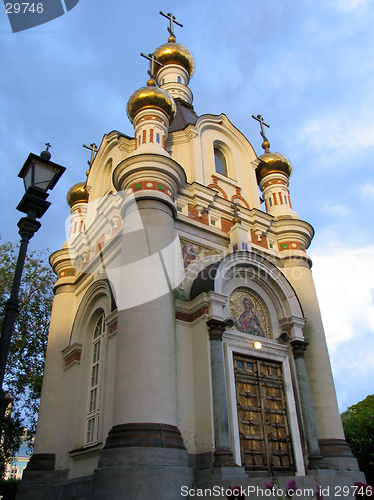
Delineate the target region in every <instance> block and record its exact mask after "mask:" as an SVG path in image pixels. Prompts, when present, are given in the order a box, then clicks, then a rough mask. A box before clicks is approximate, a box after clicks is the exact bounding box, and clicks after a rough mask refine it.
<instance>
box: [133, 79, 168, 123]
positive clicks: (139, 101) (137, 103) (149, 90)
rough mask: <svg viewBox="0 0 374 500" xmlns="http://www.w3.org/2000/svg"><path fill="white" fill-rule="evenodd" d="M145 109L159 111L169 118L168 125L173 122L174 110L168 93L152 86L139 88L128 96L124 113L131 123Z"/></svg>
mask: <svg viewBox="0 0 374 500" xmlns="http://www.w3.org/2000/svg"><path fill="white" fill-rule="evenodd" d="M146 108H158V109H160V110H161V111H163V112H164V113H165V114H166V116H167V117H168V118H169V123H171V121H172V120H173V118H174V115H175V110H176V108H175V103H174V100H173V98H172V97H171V95H170V94H169V92H166V90H164V89H162V88H160V87H155V86H153V85H150V86H147V87H141V88H140V89H139V90H135V92H133V93H132V95H131V96H130V99H129V100H128V103H127V109H126V111H127V116H128V117H129V120H130V121H131V123H133V121H134V118H135V115H136V114H137V113H138V112H139V111H140V110H141V109H146Z"/></svg>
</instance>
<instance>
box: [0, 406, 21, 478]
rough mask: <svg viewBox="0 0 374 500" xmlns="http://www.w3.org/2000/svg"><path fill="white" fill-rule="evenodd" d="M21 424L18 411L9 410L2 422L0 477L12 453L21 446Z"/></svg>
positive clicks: (12, 455)
mask: <svg viewBox="0 0 374 500" xmlns="http://www.w3.org/2000/svg"><path fill="white" fill-rule="evenodd" d="M22 434H23V426H22V421H21V418H20V415H19V413H18V412H13V413H12V416H10V412H9V414H8V415H7V417H6V420H5V421H4V423H3V433H2V436H1V437H2V439H1V446H0V450H1V458H0V478H3V477H4V476H5V473H6V468H7V465H8V464H10V463H11V462H12V459H13V457H14V455H15V454H16V453H17V451H18V449H19V447H20V446H21V441H22Z"/></svg>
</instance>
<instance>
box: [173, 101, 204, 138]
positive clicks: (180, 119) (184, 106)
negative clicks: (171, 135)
mask: <svg viewBox="0 0 374 500" xmlns="http://www.w3.org/2000/svg"><path fill="white" fill-rule="evenodd" d="M174 101H175V104H176V107H177V113H176V115H175V118H174V120H173V121H172V122H171V125H170V127H169V132H176V131H177V130H183V129H184V128H186V127H187V125H189V124H191V125H195V123H196V121H197V119H198V116H197V114H196V113H195V111H194V109H193V106H192V104H189V103H188V102H186V101H183V100H182V99H178V98H177V99H174Z"/></svg>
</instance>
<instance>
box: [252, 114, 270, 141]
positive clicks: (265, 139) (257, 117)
mask: <svg viewBox="0 0 374 500" xmlns="http://www.w3.org/2000/svg"><path fill="white" fill-rule="evenodd" d="M252 118H254V119H255V120H257V121H258V122H260V125H261V132H260V134H261V136H262V138H263V139H264V141H267V138H266V135H265V132H264V125H265V127H267V128H269V125H268V124H267V123H265V122H264V119H263V118H262V116H261V115H257V116H254V115H252ZM268 142H269V141H268Z"/></svg>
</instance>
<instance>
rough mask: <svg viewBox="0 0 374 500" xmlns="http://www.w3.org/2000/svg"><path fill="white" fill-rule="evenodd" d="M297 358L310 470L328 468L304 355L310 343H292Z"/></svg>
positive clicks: (294, 341) (296, 341) (300, 341)
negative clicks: (321, 450)
mask: <svg viewBox="0 0 374 500" xmlns="http://www.w3.org/2000/svg"><path fill="white" fill-rule="evenodd" d="M290 344H291V346H292V350H293V356H294V358H295V364H296V373H297V380H298V384H299V393H300V404H301V413H302V417H303V423H304V431H305V438H306V443H307V450H308V468H309V469H319V468H326V467H325V466H324V464H323V461H322V456H321V452H320V449H319V444H318V436H317V428H316V422H315V419H314V413H313V405H312V398H311V395H310V390H309V383H308V375H307V372H306V367H305V359H304V353H305V351H306V348H307V346H308V345H309V344H308V342H304V341H303V340H293V341H292V342H290Z"/></svg>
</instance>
